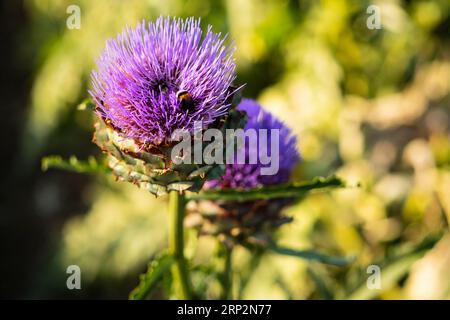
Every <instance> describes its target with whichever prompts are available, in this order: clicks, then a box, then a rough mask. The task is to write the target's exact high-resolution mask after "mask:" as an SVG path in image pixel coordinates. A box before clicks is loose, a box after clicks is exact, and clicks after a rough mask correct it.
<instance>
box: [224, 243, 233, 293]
mask: <svg viewBox="0 0 450 320" xmlns="http://www.w3.org/2000/svg"><path fill="white" fill-rule="evenodd" d="M222 250H223V251H222V252H223V253H222V254H223V274H222V296H221V299H224V300H229V299H231V298H232V291H233V288H232V284H233V271H232V259H231V257H232V248H228V247H227V246H226V245H223V249H222Z"/></svg>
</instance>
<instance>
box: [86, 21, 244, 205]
mask: <svg viewBox="0 0 450 320" xmlns="http://www.w3.org/2000/svg"><path fill="white" fill-rule="evenodd" d="M225 40H226V36H224V37H222V36H221V34H220V33H213V32H212V31H211V26H209V27H208V29H207V31H206V32H202V30H201V28H200V20H196V19H194V18H189V19H186V20H182V19H175V18H169V17H167V18H163V17H160V18H158V19H157V20H156V22H154V23H152V22H150V23H148V24H147V23H146V22H142V23H140V24H138V26H137V27H136V28H134V29H132V28H129V27H128V28H127V29H126V30H124V31H123V32H122V33H121V34H119V35H118V36H117V37H116V38H115V39H111V40H109V41H107V43H106V47H105V48H104V50H103V52H102V54H101V55H100V57H99V59H98V60H97V67H98V70H96V71H93V72H92V74H91V78H92V90H91V91H90V92H89V93H90V95H91V96H92V98H93V100H94V101H95V104H96V109H95V110H96V113H97V114H98V115H99V118H100V119H99V121H98V122H97V124H96V132H95V134H94V142H95V143H97V145H99V146H100V148H101V149H102V150H103V151H104V152H106V153H107V154H108V162H109V166H110V167H111V168H112V170H113V172H114V174H115V175H116V176H117V177H118V178H119V179H120V180H124V181H128V182H132V183H134V184H137V185H138V186H139V187H141V188H144V189H146V190H148V191H150V192H152V193H153V194H155V195H157V196H158V195H162V194H165V193H167V191H170V190H177V191H183V190H190V191H198V190H199V189H200V188H201V187H202V185H203V183H204V182H205V180H207V179H209V178H212V177H217V176H218V175H220V173H221V172H222V169H221V167H220V166H218V165H206V164H205V163H200V164H198V163H197V164H181V165H179V164H177V163H174V161H172V157H171V151H173V150H174V148H175V146H176V144H177V142H178V140H177V137H176V134H177V132H179V131H180V130H182V131H183V132H187V133H188V134H190V135H193V134H194V133H196V131H197V130H198V129H199V127H198V123H201V124H202V127H201V128H200V129H208V128H210V127H214V128H216V129H220V130H226V129H228V128H238V127H242V126H243V118H244V117H245V115H244V113H242V112H240V111H237V110H235V109H234V108H232V103H233V100H234V99H233V98H234V95H235V93H236V92H237V89H236V88H235V87H234V86H233V85H232V82H233V80H234V79H235V77H236V76H235V68H236V67H235V63H234V58H233V52H234V47H232V46H226V45H225Z"/></svg>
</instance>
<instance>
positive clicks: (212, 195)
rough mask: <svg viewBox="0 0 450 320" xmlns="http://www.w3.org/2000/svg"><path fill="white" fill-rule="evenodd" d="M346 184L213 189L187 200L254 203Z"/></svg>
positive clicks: (334, 180) (333, 180)
mask: <svg viewBox="0 0 450 320" xmlns="http://www.w3.org/2000/svg"><path fill="white" fill-rule="evenodd" d="M342 187H345V183H344V182H343V181H342V180H341V179H340V178H338V177H335V176H331V177H328V178H323V177H317V178H315V179H313V180H312V181H310V182H303V183H292V184H284V185H278V186H269V187H264V188H255V189H250V190H239V189H224V190H222V189H220V190H219V189H212V190H208V191H204V192H201V193H198V194H189V195H187V196H186V199H187V200H213V201H214V200H216V201H217V200H220V201H239V202H242V201H252V200H258V199H266V200H267V199H275V198H285V197H286V198H288V197H292V198H297V197H299V196H302V195H304V194H305V193H307V192H309V191H311V190H315V189H323V188H342Z"/></svg>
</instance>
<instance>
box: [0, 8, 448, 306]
mask: <svg viewBox="0 0 450 320" xmlns="http://www.w3.org/2000/svg"><path fill="white" fill-rule="evenodd" d="M71 4H76V5H78V6H79V7H80V9H81V29H79V30H76V29H75V30H70V29H68V28H67V27H66V19H67V18H68V16H69V15H68V14H67V13H66V9H67V7H68V6H69V5H71ZM371 4H374V5H377V6H378V8H379V9H380V12H381V26H382V28H381V29H378V30H377V29H375V30H369V29H368V28H367V26H366V21H367V19H368V17H369V14H368V13H367V12H366V10H367V7H368V6H369V5H371ZM449 13H450V2H449V1H448V0H433V1H414V0H411V1H395V0H391V1H389V0H386V1H356V0H354V1H351V0H329V1H325V0H324V1H314V0H310V1H299V0H281V1H275V0H247V1H240V0H223V1H204V0H188V1H181V0H166V1H160V0H151V1H150V0H149V1H105V0H102V1H87V0H85V1H76V0H71V1H59V0H58V1H56V0H54V1H46V0H25V1H13V0H9V1H2V4H1V15H2V17H1V23H2V28H1V33H2V50H1V55H2V59H0V60H1V63H2V69H1V70H2V72H1V86H0V92H1V98H2V125H1V126H0V127H1V130H2V137H3V139H2V148H1V149H2V152H1V154H2V156H1V160H0V161H1V164H2V168H3V169H4V170H3V172H2V177H1V179H0V181H1V182H0V188H1V189H0V190H1V194H0V196H1V197H0V297H2V298H69V299H78V298H126V297H127V294H128V292H129V291H130V290H131V289H132V288H133V287H134V286H135V285H136V284H137V279H138V275H139V274H140V273H142V272H143V271H144V270H145V269H146V264H147V262H148V261H149V260H150V259H151V258H152V257H153V256H154V255H155V254H156V253H157V252H158V251H160V250H161V249H162V248H164V247H165V246H166V228H167V223H166V222H167V221H166V212H165V210H166V209H165V199H164V198H161V199H157V200H156V199H155V198H154V197H153V196H151V195H150V194H147V193H146V192H144V191H141V190H139V189H137V188H136V187H134V186H130V185H127V184H125V183H116V182H115V181H114V179H112V178H111V177H105V176H101V175H80V174H76V173H69V172H64V171H58V170H50V171H48V172H45V173H43V172H42V171H41V168H40V159H41V157H42V156H44V155H48V154H59V155H62V156H64V157H69V156H70V155H76V156H77V157H78V158H80V159H86V158H87V157H88V156H89V155H99V154H100V153H99V150H98V149H97V148H96V147H95V146H94V145H93V144H92V143H91V136H92V121H93V117H92V114H91V113H89V112H86V111H78V110H77V105H78V104H79V103H80V101H82V100H83V98H85V97H86V96H87V92H86V90H87V89H88V88H89V72H90V70H91V69H92V68H93V67H94V61H95V58H96V57H97V55H98V53H99V50H101V48H102V47H103V45H104V42H105V40H106V39H108V38H109V37H112V36H115V35H116V34H117V33H118V32H119V31H121V29H122V28H123V26H124V25H126V24H127V23H128V24H129V25H131V26H135V25H136V23H137V22H138V21H140V20H142V19H144V18H145V19H147V20H152V19H155V18H156V17H157V16H159V15H160V14H163V15H173V16H180V17H187V16H197V17H202V23H203V26H204V27H206V25H207V24H212V25H213V29H214V31H217V32H219V31H220V32H223V33H227V32H228V33H229V34H230V35H231V38H234V39H235V44H236V46H237V52H236V59H237V64H238V82H239V83H246V87H245V91H244V95H245V96H247V97H251V98H255V99H257V100H258V101H259V102H260V103H262V104H263V105H264V106H265V107H267V109H269V110H271V111H272V112H273V113H274V114H276V115H277V116H279V117H280V118H281V119H283V120H284V121H285V122H286V123H287V124H288V125H290V126H291V127H292V128H293V130H294V131H295V133H296V134H298V136H299V146H298V147H299V149H300V150H301V153H302V155H303V158H304V162H303V164H302V165H301V166H300V167H299V168H298V170H297V171H296V173H295V179H296V180H303V179H310V178H312V177H314V176H316V175H328V174H331V173H334V172H336V173H337V174H338V175H339V176H341V177H342V178H344V179H346V180H347V181H349V182H350V183H351V184H356V183H358V182H359V183H361V187H360V188H349V189H346V190H340V191H334V192H331V193H320V194H311V195H310V196H308V197H307V198H305V200H304V201H303V202H300V203H299V204H297V205H295V206H293V207H291V208H289V209H287V210H286V213H287V214H290V215H292V216H293V217H294V222H293V223H292V224H290V225H286V226H283V227H282V228H280V230H279V231H278V232H277V234H276V237H277V239H278V241H279V242H280V243H281V244H284V245H287V246H290V247H295V248H315V249H317V250H320V251H322V252H326V253H329V254H335V255H351V254H355V255H356V256H357V259H356V261H355V262H354V263H353V264H352V265H351V266H350V267H346V268H337V267H329V266H323V265H320V264H316V263H308V262H305V261H301V260H299V259H295V258H291V257H281V256H275V255H273V254H267V255H264V256H262V257H259V256H258V257H255V255H254V254H252V253H249V252H248V251H246V250H244V249H237V250H236V252H235V260H234V263H235V264H234V270H235V276H236V277H235V279H236V285H235V291H236V292H235V296H236V297H240V298H252V299H259V298H267V299H331V298H335V299H347V298H360V299H378V298H381V299H415V298H425V299H436V298H442V299H448V298H450V273H449V270H450V235H449V234H448V225H449V221H450V169H449V166H450V140H449V132H450V118H449V117H450V107H449V106H450V41H449V40H450V39H449V38H450V16H449ZM194 242H195V241H194V237H191V238H190V241H189V247H188V255H189V256H191V257H193V259H194V262H195V264H196V265H211V264H214V259H211V255H212V254H213V252H214V245H215V242H213V241H212V240H211V239H208V238H202V239H200V240H199V241H198V243H194ZM194 244H195V245H194ZM72 264H76V265H79V266H80V268H81V270H82V290H72V291H69V290H67V288H66V278H67V276H68V275H67V274H66V268H67V266H68V265H72ZM372 264H376V265H378V266H380V267H381V279H382V286H381V289H380V290H370V289H368V288H367V286H366V281H367V278H368V277H369V276H370V274H368V273H367V267H368V266H369V265H372ZM250 270H252V271H254V272H253V274H252V275H250V274H249V271H250ZM241 278H242V279H243V280H242V281H241V282H239V280H238V279H241ZM194 280H195V285H196V286H197V288H203V290H205V292H206V293H207V295H208V296H210V297H214V296H215V293H216V292H217V290H218V289H217V284H216V283H215V282H214V281H213V280H210V279H209V278H207V279H203V277H202V276H201V274H200V273H199V274H194ZM153 297H154V298H161V297H164V296H163V295H162V294H161V293H160V292H157V293H156V294H155V295H154V296H153Z"/></svg>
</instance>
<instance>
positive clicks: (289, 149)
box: [207, 99, 300, 189]
mask: <svg viewBox="0 0 450 320" xmlns="http://www.w3.org/2000/svg"><path fill="white" fill-rule="evenodd" d="M238 109H239V110H243V111H245V112H246V113H247V116H248V121H247V124H246V126H245V128H244V130H249V129H254V130H256V131H259V130H260V129H267V134H268V137H267V139H265V140H266V141H267V142H268V144H270V141H271V129H278V133H279V139H278V140H277V142H278V144H279V145H278V148H274V149H275V150H277V152H278V153H279V154H278V155H272V154H270V155H269V156H270V157H271V158H272V159H273V158H274V157H278V161H279V163H278V166H279V167H278V168H279V169H278V170H277V172H276V173H275V174H272V175H264V174H261V168H263V167H264V166H265V165H264V164H262V163H261V161H259V160H260V159H258V162H257V163H255V164H251V163H249V162H246V163H245V164H237V163H236V162H235V163H233V164H227V165H226V169H225V174H224V175H223V176H222V178H221V179H218V180H214V181H211V182H209V183H208V185H207V187H208V188H214V187H219V188H241V189H249V188H254V187H260V186H264V185H274V184H281V183H286V182H288V180H289V178H290V175H291V173H292V170H293V169H294V168H295V166H296V165H297V164H298V163H299V162H300V154H299V153H298V151H297V148H296V145H297V139H296V137H295V136H294V135H293V134H292V131H291V130H290V129H289V128H288V127H286V125H285V124H284V123H283V122H281V121H280V120H279V119H277V118H275V117H274V116H273V115H272V114H270V113H269V112H267V111H265V110H263V109H262V108H261V106H259V105H258V104H257V103H256V102H255V101H253V100H250V99H244V100H242V102H241V103H240V104H239V106H238ZM260 143H261V141H258V148H256V149H254V150H253V149H251V148H249V147H248V146H249V145H248V144H245V148H244V149H243V150H241V151H240V152H244V153H245V157H246V159H249V158H250V156H249V155H250V153H256V154H259V153H258V152H259V149H260ZM265 150H272V148H271V146H270V145H269V146H265Z"/></svg>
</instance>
